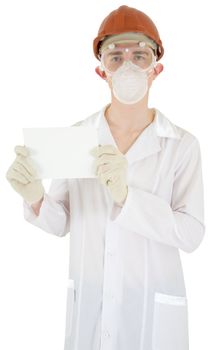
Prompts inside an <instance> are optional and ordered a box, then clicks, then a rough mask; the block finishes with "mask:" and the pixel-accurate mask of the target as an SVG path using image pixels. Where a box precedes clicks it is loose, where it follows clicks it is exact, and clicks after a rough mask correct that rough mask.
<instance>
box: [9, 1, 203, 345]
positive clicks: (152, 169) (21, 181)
mask: <svg viewBox="0 0 217 350" xmlns="http://www.w3.org/2000/svg"><path fill="white" fill-rule="evenodd" d="M93 49H94V54H95V56H96V58H97V59H98V60H99V61H100V65H99V67H97V68H96V72H97V74H99V75H100V77H101V78H103V79H104V80H105V81H106V83H107V84H108V86H109V88H110V89H111V103H109V104H108V105H106V106H105V107H104V108H103V109H102V110H100V111H99V112H97V113H95V114H93V115H91V116H89V117H88V118H86V119H84V120H82V121H80V122H79V123H77V125H94V126H95V127H98V130H99V147H97V148H95V149H93V150H91V153H92V155H93V157H94V161H95V169H96V174H97V177H96V179H63V180H53V181H52V183H51V187H50V189H49V192H48V193H45V191H44V187H43V185H42V182H41V181H40V180H35V178H34V174H35V170H34V169H33V168H32V166H30V164H29V162H28V150H27V148H26V147H23V146H17V147H16V148H15V150H16V153H17V158H16V160H15V162H14V163H13V164H12V166H11V167H10V168H9V170H8V173H7V178H8V180H9V181H10V183H11V184H12V186H13V187H14V188H15V190H16V191H18V192H19V193H20V194H21V195H22V196H23V198H24V216H25V219H26V220H27V221H28V222H30V223H32V224H33V225H35V226H38V227H39V228H41V229H43V230H44V231H46V232H49V233H52V234H55V235H58V236H61V237H62V236H64V235H66V234H67V233H68V232H70V264H69V285H68V294H67V315H66V335H65V350H73V349H74V350H75V349H76V350H87V349H88V350H89V349H93V350H99V349H101V350H102V349H109V350H132V349H136V350H144V349H145V350H152V349H153V350H155V349H158V350H175V349H180V350H187V349H188V310H187V296H186V290H185V283H184V278H183V271H182V265H181V261H180V255H179V249H181V250H183V251H185V252H192V251H194V250H195V249H196V248H197V247H198V246H199V245H200V243H201V241H202V239H203V236H204V232H205V225H204V211H203V180H202V170H201V155H200V146H199V142H198V140H197V138H196V137H195V136H194V135H193V134H191V133H190V132H188V131H186V130H184V129H183V128H181V127H179V126H176V125H174V124H173V123H172V122H171V121H170V120H169V119H167V118H166V117H165V116H164V115H163V114H162V113H161V112H160V111H159V110H157V109H156V108H153V109H150V108H148V94H149V90H150V87H151V84H152V82H153V80H154V79H155V78H156V77H157V76H158V75H159V74H160V73H161V72H162V70H163V66H162V64H161V63H159V62H158V61H159V59H160V58H161V57H162V56H163V53H164V49H163V45H162V42H161V40H160V37H159V33H158V30H157V28H156V26H155V24H154V23H153V22H152V20H151V19H150V18H149V17H148V16H147V15H145V14H144V13H143V12H141V11H138V10H137V9H134V8H130V7H127V6H121V7H119V8H118V9H116V10H115V11H113V12H111V13H110V14H109V15H108V16H107V17H106V18H105V19H104V21H103V22H102V24H101V26H100V29H99V32H98V35H97V37H96V38H95V40H94V43H93ZM72 166H73V165H72Z"/></svg>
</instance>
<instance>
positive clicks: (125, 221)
mask: <svg viewBox="0 0 217 350" xmlns="http://www.w3.org/2000/svg"><path fill="white" fill-rule="evenodd" d="M113 222H116V223H117V224H118V225H120V226H121V227H123V228H125V229H126V230H130V231H132V232H134V233H135V234H140V235H143V236H144V237H146V238H148V239H153V240H156V241H158V242H160V243H163V244H167V245H170V246H173V247H176V248H180V249H181V250H183V251H185V252H192V251H194V250H195V249H196V248H197V247H198V246H199V245H200V243H201V241H202V239H203V236H204V232H205V225H204V194H203V179H202V169H201V153H200V146H199V142H198V140H197V139H196V138H195V139H194V141H193V142H192V143H191V145H190V146H189V147H188V149H187V151H186V152H185V154H184V155H183V156H182V159H181V160H180V162H179V165H178V166H177V168H176V171H175V176H174V182H173V193H172V200H171V203H170V204H169V203H168V202H167V201H166V200H164V199H163V198H161V197H159V196H157V195H155V194H153V193H149V192H146V191H144V190H141V189H139V188H135V187H132V186H128V195H127V198H126V201H125V203H124V204H123V206H122V208H119V213H118V215H116V216H114V217H113Z"/></svg>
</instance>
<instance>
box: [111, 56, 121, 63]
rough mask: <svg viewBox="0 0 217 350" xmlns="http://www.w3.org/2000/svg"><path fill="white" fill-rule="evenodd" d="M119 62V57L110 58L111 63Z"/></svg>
mask: <svg viewBox="0 0 217 350" xmlns="http://www.w3.org/2000/svg"><path fill="white" fill-rule="evenodd" d="M120 61H121V57H120V56H114V57H112V62H120Z"/></svg>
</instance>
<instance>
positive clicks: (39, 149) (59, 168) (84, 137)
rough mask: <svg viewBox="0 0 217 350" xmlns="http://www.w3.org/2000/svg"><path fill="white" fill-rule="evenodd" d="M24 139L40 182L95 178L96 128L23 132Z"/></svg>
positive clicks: (29, 129) (74, 127)
mask: <svg viewBox="0 0 217 350" xmlns="http://www.w3.org/2000/svg"><path fill="white" fill-rule="evenodd" d="M23 135H24V144H25V146H26V147H27V148H28V150H29V153H30V161H32V165H34V167H35V169H36V171H37V174H38V178H39V179H49V178H51V179H66V178H92V177H96V175H95V173H94V164H93V163H94V157H93V156H92V155H91V154H90V151H91V149H92V148H94V147H96V146H98V137H97V129H95V128H94V127H90V126H72V127H61V128H56V127H55V128H24V129H23Z"/></svg>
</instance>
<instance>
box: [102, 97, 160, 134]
mask: <svg viewBox="0 0 217 350" xmlns="http://www.w3.org/2000/svg"><path fill="white" fill-rule="evenodd" d="M154 115H155V110H154V109H153V108H151V109H150V108H148V106H147V104H146V103H145V102H144V101H141V102H139V103H136V104H133V105H126V104H123V103H119V102H118V101H112V103H111V104H110V105H109V106H108V107H107V108H106V110H105V117H106V120H107V122H108V124H109V126H110V127H111V128H115V129H118V130H120V132H123V133H125V132H126V133H127V132H137V131H141V130H143V129H144V128H145V127H147V126H148V125H149V124H150V123H151V122H152V121H153V120H154Z"/></svg>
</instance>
